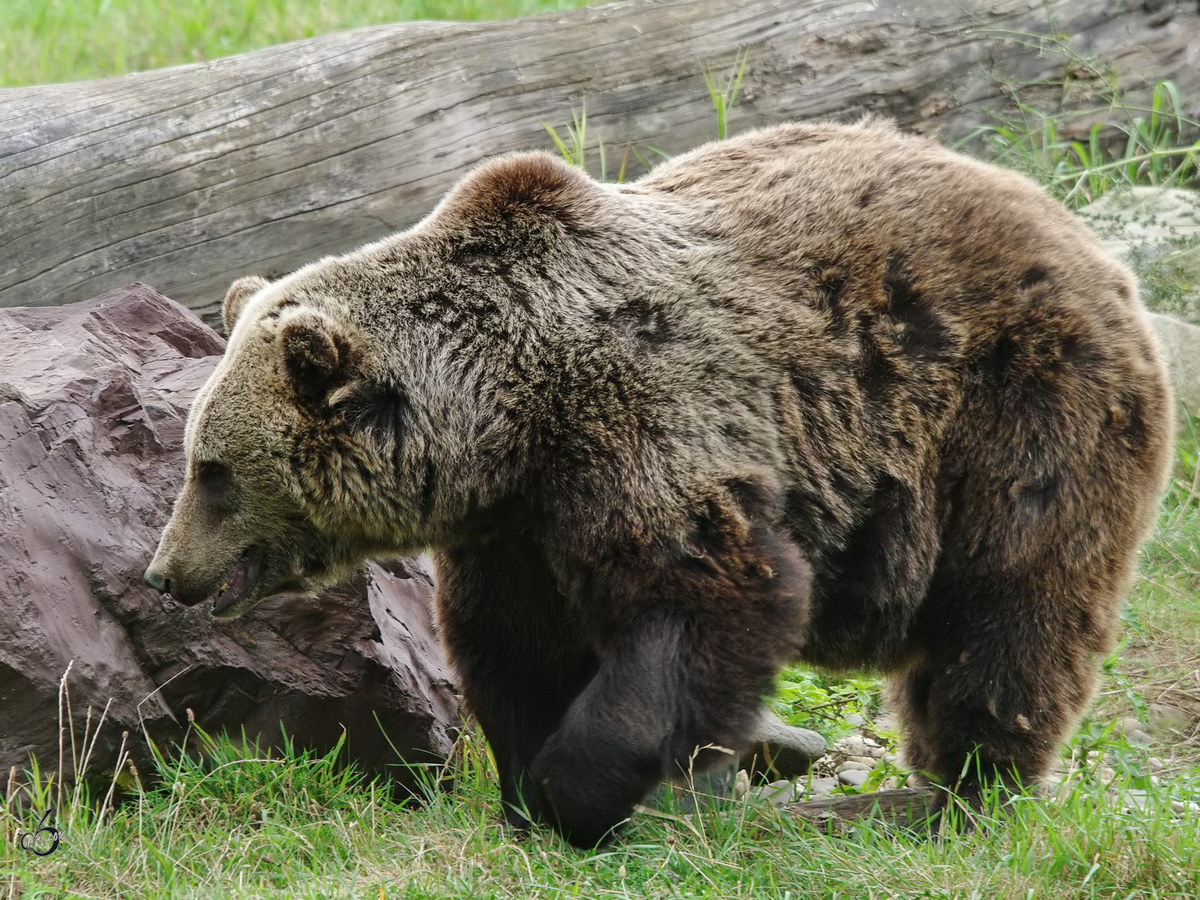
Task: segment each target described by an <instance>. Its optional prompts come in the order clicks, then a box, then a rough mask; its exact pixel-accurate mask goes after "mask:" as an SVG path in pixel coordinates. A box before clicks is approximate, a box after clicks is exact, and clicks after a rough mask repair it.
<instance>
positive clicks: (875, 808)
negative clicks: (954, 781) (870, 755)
mask: <svg viewBox="0 0 1200 900" xmlns="http://www.w3.org/2000/svg"><path fill="white" fill-rule="evenodd" d="M936 796H937V788H931V787H921V788H898V789H896V790H891V791H876V792H875V793H873V794H856V795H853V796H848V797H829V798H826V799H823V800H806V801H804V802H803V803H792V804H789V805H788V807H787V813H788V815H790V816H792V818H795V819H804V820H805V821H807V822H812V823H813V824H814V825H820V826H830V825H834V826H838V827H841V825H840V823H843V822H854V821H855V820H858V819H880V820H882V821H884V822H886V823H888V824H889V825H895V826H897V827H901V828H912V827H915V826H918V825H920V824H921V823H922V822H925V821H927V820H928V819H929V815H930V813H931V812H932V808H933V800H934V798H935V797H936Z"/></svg>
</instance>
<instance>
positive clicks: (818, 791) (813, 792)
mask: <svg viewBox="0 0 1200 900" xmlns="http://www.w3.org/2000/svg"><path fill="white" fill-rule="evenodd" d="M840 783H841V782H839V781H838V780H837V779H836V778H832V777H828V776H826V777H824V778H811V779H809V780H808V781H807V782H803V781H802V782H800V785H801V786H802V787H806V788H808V796H809V798H810V799H813V798H816V797H827V796H829V795H830V794H832V793H833V792H834V791H835V790H837V786H838V785H839V784H840Z"/></svg>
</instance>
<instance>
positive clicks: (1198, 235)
mask: <svg viewBox="0 0 1200 900" xmlns="http://www.w3.org/2000/svg"><path fill="white" fill-rule="evenodd" d="M1079 215H1080V217H1081V218H1082V219H1083V220H1084V221H1086V222H1087V223H1088V225H1090V226H1091V228H1092V230H1093V231H1095V232H1096V234H1097V235H1098V236H1099V237H1100V239H1101V241H1102V242H1103V244H1104V246H1105V248H1106V249H1108V251H1109V252H1110V253H1112V254H1113V255H1114V256H1116V257H1117V258H1118V259H1121V260H1123V261H1124V262H1126V263H1127V264H1129V265H1130V266H1132V267H1133V268H1134V269H1135V270H1141V271H1143V272H1144V271H1146V269H1147V268H1148V267H1150V266H1155V267H1159V268H1164V269H1167V270H1169V272H1170V274H1171V276H1172V280H1173V281H1177V282H1181V283H1182V285H1183V286H1184V296H1183V297H1182V298H1179V299H1173V300H1171V301H1167V300H1165V299H1164V300H1163V301H1161V303H1160V305H1159V306H1158V307H1157V310H1158V312H1164V313H1170V314H1173V315H1176V316H1179V317H1180V318H1183V319H1188V320H1191V321H1200V192H1197V191H1191V190H1183V189H1180V188H1156V187H1135V188H1130V189H1128V190H1119V191H1111V192H1109V193H1107V194H1105V195H1103V196H1102V197H1100V198H1099V199H1098V200H1097V201H1096V202H1095V203H1091V204H1089V205H1088V206H1086V207H1084V208H1083V209H1082V210H1080V211H1079ZM1162 304H1168V305H1162Z"/></svg>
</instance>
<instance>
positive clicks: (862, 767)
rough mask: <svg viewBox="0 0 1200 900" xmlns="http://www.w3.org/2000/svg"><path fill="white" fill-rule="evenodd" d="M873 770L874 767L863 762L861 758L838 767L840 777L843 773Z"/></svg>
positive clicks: (850, 760) (849, 760) (847, 761)
mask: <svg viewBox="0 0 1200 900" xmlns="http://www.w3.org/2000/svg"><path fill="white" fill-rule="evenodd" d="M872 768H873V766H872V765H868V764H867V763H864V762H862V761H861V758H860V759H848V760H846V761H845V762H844V763H842V764H841V765H840V766H838V768H837V770H838V774H839V775H840V774H841V773H842V772H870V771H871V769H872Z"/></svg>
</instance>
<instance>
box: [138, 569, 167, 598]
mask: <svg viewBox="0 0 1200 900" xmlns="http://www.w3.org/2000/svg"><path fill="white" fill-rule="evenodd" d="M142 581H144V582H145V583H146V585H147V586H149V587H152V588H154V589H155V590H156V591H158V592H159V593H160V594H169V593H171V579H170V578H168V577H167V576H166V575H165V574H164V573H163V572H160V571H158V570H157V569H155V568H154V564H153V563H151V564H150V566H149V568H147V569H146V571H145V572H144V573H142Z"/></svg>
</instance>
